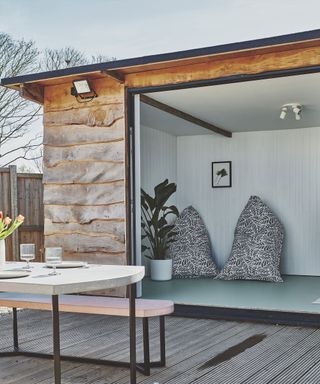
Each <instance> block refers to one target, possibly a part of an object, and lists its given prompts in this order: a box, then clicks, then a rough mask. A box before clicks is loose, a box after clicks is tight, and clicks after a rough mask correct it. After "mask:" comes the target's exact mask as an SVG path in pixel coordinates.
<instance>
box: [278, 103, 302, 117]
mask: <svg viewBox="0 0 320 384" xmlns="http://www.w3.org/2000/svg"><path fill="white" fill-rule="evenodd" d="M290 109H291V110H292V112H293V113H294V115H295V119H296V120H301V111H302V105H301V104H299V103H288V104H284V105H283V106H282V107H281V112H280V119H281V120H284V119H285V118H286V117H287V112H288V110H290Z"/></svg>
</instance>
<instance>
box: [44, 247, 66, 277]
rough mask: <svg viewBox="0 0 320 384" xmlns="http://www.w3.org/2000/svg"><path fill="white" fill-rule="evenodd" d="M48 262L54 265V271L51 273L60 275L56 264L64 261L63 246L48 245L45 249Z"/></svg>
mask: <svg viewBox="0 0 320 384" xmlns="http://www.w3.org/2000/svg"><path fill="white" fill-rule="evenodd" d="M45 258H46V263H47V264H50V265H51V266H52V268H53V269H52V272H50V273H49V275H52V276H56V275H58V273H57V270H56V266H57V265H58V264H61V263H62V248H61V247H47V248H46V249H45Z"/></svg>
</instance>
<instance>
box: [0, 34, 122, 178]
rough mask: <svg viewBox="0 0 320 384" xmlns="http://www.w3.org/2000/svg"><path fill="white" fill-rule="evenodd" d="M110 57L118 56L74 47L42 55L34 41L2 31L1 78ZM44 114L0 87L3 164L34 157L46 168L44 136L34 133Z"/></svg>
mask: <svg viewBox="0 0 320 384" xmlns="http://www.w3.org/2000/svg"><path fill="white" fill-rule="evenodd" d="M110 60H115V58H109V57H107V56H103V55H96V56H91V57H88V56H86V55H85V54H84V53H83V52H81V51H79V50H77V49H75V48H72V47H65V48H61V49H49V48H47V49H46V50H45V51H44V52H43V53H42V55H41V56H40V54H39V51H38V50H37V48H36V46H35V44H34V42H33V41H25V40H14V39H13V38H12V37H10V36H9V35H7V34H5V33H1V32H0V78H5V77H14V76H17V75H21V74H26V73H30V72H38V71H40V70H42V71H48V70H56V69H62V68H67V67H73V66H79V65H84V64H89V63H93V62H95V63H97V62H106V61H110ZM40 116H42V109H41V107H37V106H36V105H35V104H34V103H32V102H30V101H27V100H25V99H23V98H22V97H20V95H19V93H18V92H16V91H12V90H10V89H7V88H4V87H0V166H1V167H5V166H8V165H9V164H13V163H15V162H16V161H17V160H19V159H20V160H21V159H22V160H31V161H32V162H33V168H35V170H36V171H38V172H41V171H42V152H43V151H42V135H41V134H34V133H33V130H34V122H35V120H36V119H37V118H39V117H40Z"/></svg>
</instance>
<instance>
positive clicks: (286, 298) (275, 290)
mask: <svg viewBox="0 0 320 384" xmlns="http://www.w3.org/2000/svg"><path fill="white" fill-rule="evenodd" d="M283 278H284V283H265V282H259V281H220V280H211V279H197V280H193V279H190V280H187V279H183V280H182V279H181V280H180V279H179V280H171V281H165V282H158V281H152V280H150V279H149V278H145V279H144V281H143V291H142V297H143V298H146V299H168V300H173V301H174V302H175V303H176V304H191V305H205V306H210V307H211V306H212V307H225V308H244V309H260V310H276V311H285V312H309V313H320V304H312V302H313V301H314V300H316V299H318V298H320V277H315V276H283Z"/></svg>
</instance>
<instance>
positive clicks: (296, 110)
mask: <svg viewBox="0 0 320 384" xmlns="http://www.w3.org/2000/svg"><path fill="white" fill-rule="evenodd" d="M301 110H302V106H301V105H300V104H296V105H295V106H292V111H293V113H294V114H295V117H296V120H301Z"/></svg>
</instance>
